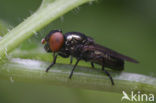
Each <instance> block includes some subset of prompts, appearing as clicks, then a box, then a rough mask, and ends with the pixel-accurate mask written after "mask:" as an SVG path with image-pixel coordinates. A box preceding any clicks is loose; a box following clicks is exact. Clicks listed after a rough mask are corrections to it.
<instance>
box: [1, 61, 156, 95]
mask: <svg viewBox="0 0 156 103" xmlns="http://www.w3.org/2000/svg"><path fill="white" fill-rule="evenodd" d="M48 65H49V63H47V62H42V61H37V60H30V59H17V58H13V59H11V60H10V61H9V62H8V63H6V64H4V65H1V69H0V79H7V80H10V81H11V82H16V81H25V82H32V83H42V84H43V83H44V84H50V85H60V86H67V87H72V88H73V87H74V88H83V89H91V90H100V91H109V92H117V93H122V91H126V93H130V92H131V91H134V92H137V91H140V92H141V93H153V94H156V78H154V77H148V76H145V75H140V74H134V73H126V72H122V73H119V72H113V71H111V72H110V74H111V75H112V77H113V79H114V81H115V86H112V85H111V82H110V80H109V79H108V77H107V76H106V75H105V74H104V72H102V71H101V70H97V69H91V68H84V67H77V68H76V70H75V72H74V74H73V77H72V79H69V78H68V76H69V74H70V71H71V69H72V67H73V66H70V65H62V64H59V65H58V64H56V65H55V66H54V67H53V68H52V69H51V70H50V71H49V72H48V73H46V72H45V69H46V68H47V66H48Z"/></svg>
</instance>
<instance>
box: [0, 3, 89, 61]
mask: <svg viewBox="0 0 156 103" xmlns="http://www.w3.org/2000/svg"><path fill="white" fill-rule="evenodd" d="M89 1H91V0H44V1H43V2H42V4H41V7H40V8H39V9H38V10H37V11H36V12H35V13H34V14H33V15H32V16H30V17H28V18H27V19H26V20H24V21H23V22H22V23H21V24H19V25H18V26H17V27H15V28H14V29H12V30H11V31H10V32H9V33H8V34H7V35H5V36H4V37H3V39H2V40H1V41H0V59H2V58H3V57H5V56H6V55H7V53H9V52H10V51H11V50H13V49H14V48H16V47H17V46H18V45H19V44H20V43H22V42H23V41H24V40H26V39H28V38H29V37H31V36H32V35H33V34H36V32H37V31H38V30H40V29H41V28H43V27H44V26H46V25H47V24H49V23H50V22H52V21H54V20H55V19H57V18H58V17H60V16H62V15H63V14H65V13H67V12H68V11H70V10H72V9H73V8H76V7H78V6H80V5H82V4H84V3H86V2H89Z"/></svg>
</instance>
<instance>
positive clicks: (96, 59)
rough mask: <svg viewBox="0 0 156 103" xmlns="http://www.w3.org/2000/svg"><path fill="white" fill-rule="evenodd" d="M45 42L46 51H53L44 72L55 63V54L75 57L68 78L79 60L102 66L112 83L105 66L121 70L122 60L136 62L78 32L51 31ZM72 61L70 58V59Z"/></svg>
mask: <svg viewBox="0 0 156 103" xmlns="http://www.w3.org/2000/svg"><path fill="white" fill-rule="evenodd" d="M44 43H46V44H45V46H44V48H45V50H46V51H47V52H53V58H54V59H53V62H52V63H51V64H50V66H49V67H48V68H47V69H46V72H48V70H49V69H50V68H51V67H52V66H53V65H54V64H55V63H56V59H57V55H60V56H61V57H64V58H67V57H69V56H70V57H75V58H76V59H77V61H76V64H75V65H74V67H73V69H72V71H71V73H70V75H69V78H71V77H72V75H73V71H74V69H75V68H76V66H77V64H78V63H79V61H80V60H84V61H89V62H91V66H92V67H93V68H94V63H96V64H99V65H101V66H102V71H104V72H105V73H106V75H107V76H108V77H109V78H110V80H111V83H112V85H114V81H113V79H112V77H111V75H110V74H109V72H107V70H105V67H108V68H111V69H113V70H117V71H122V70H123V69H124V61H129V62H133V63H138V61H136V60H134V59H132V58H130V57H127V56H124V55H122V54H119V53H117V52H115V51H113V50H111V49H109V48H106V47H103V46H101V45H99V44H96V43H95V42H94V40H93V39H92V38H91V37H88V36H86V35H84V34H83V33H80V32H68V33H65V34H64V35H63V33H62V31H60V30H53V31H51V32H50V33H49V34H48V35H47V36H46V37H45V38H44V39H42V44H44ZM70 62H71V63H72V58H71V60H70Z"/></svg>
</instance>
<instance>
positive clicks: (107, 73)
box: [102, 62, 114, 85]
mask: <svg viewBox="0 0 156 103" xmlns="http://www.w3.org/2000/svg"><path fill="white" fill-rule="evenodd" d="M102 71H104V72H105V73H106V75H107V76H108V77H109V79H110V80H111V83H112V85H114V81H113V79H112V76H111V75H110V74H109V72H108V71H107V70H105V68H104V62H103V64H102Z"/></svg>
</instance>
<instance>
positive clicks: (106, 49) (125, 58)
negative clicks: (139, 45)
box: [87, 44, 138, 63]
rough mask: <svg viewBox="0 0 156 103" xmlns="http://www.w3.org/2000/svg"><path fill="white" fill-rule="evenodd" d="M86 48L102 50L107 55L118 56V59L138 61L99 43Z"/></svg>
mask: <svg viewBox="0 0 156 103" xmlns="http://www.w3.org/2000/svg"><path fill="white" fill-rule="evenodd" d="M87 49H88V50H98V51H101V52H103V53H104V54H107V55H109V56H112V57H115V58H119V59H122V60H126V61H129V62H133V63H138V61H136V60H135V59H132V58H130V57H128V56H125V55H122V54H120V53H118V52H116V51H114V50H111V49H109V48H107V47H104V46H101V45H99V44H93V45H90V46H89V47H87Z"/></svg>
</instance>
